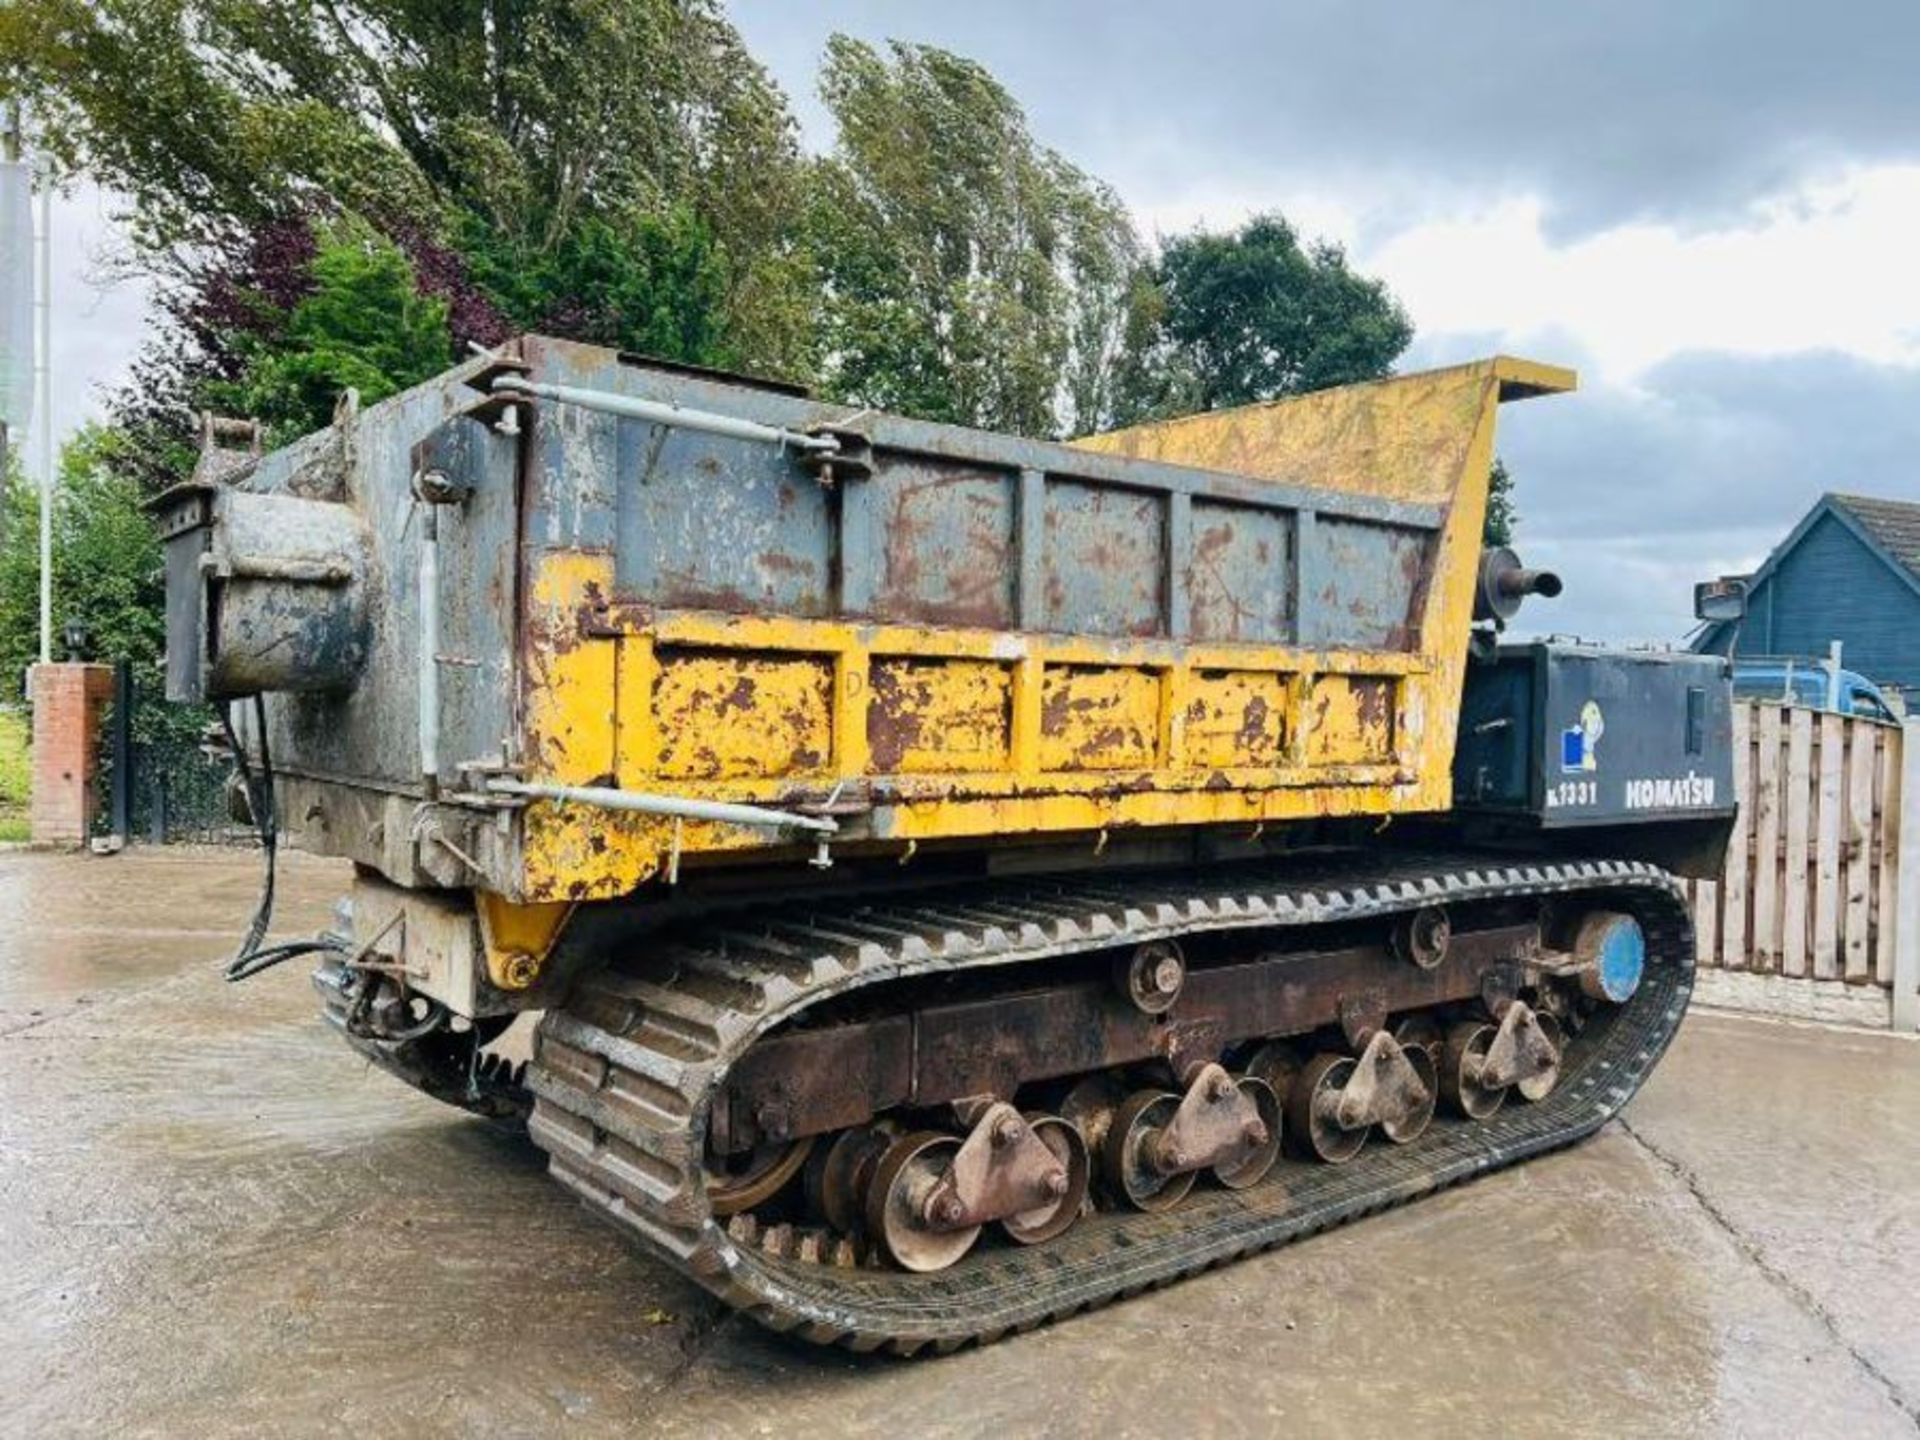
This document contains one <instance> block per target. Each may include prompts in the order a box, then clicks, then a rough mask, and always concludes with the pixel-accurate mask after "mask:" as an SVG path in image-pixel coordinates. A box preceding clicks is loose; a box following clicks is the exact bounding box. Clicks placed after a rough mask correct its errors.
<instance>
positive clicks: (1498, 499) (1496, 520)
mask: <svg viewBox="0 0 1920 1440" xmlns="http://www.w3.org/2000/svg"><path fill="white" fill-rule="evenodd" d="M1519 523H1520V512H1519V511H1518V510H1515V509H1514V508H1513V477H1512V476H1511V475H1509V474H1508V473H1507V463H1506V461H1504V460H1502V459H1501V458H1500V457H1499V456H1497V455H1496V456H1495V457H1494V460H1493V471H1492V473H1491V474H1490V475H1489V476H1488V477H1487V519H1486V524H1485V525H1484V526H1483V527H1482V529H1481V539H1482V541H1483V542H1484V543H1485V544H1488V545H1511V544H1513V529H1514V526H1516V525H1518V524H1519Z"/></svg>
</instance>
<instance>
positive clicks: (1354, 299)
mask: <svg viewBox="0 0 1920 1440" xmlns="http://www.w3.org/2000/svg"><path fill="white" fill-rule="evenodd" d="M1155 280H1156V282H1157V285H1158V289H1159V291H1160V298H1159V310H1160V324H1159V331H1158V334H1157V335H1156V336H1154V337H1153V338H1152V339H1151V340H1150V341H1149V342H1148V348H1147V350H1146V352H1145V354H1144V355H1143V356H1142V357H1141V358H1140V359H1139V360H1137V361H1136V362H1134V364H1133V365H1132V367H1131V369H1130V370H1129V373H1128V375H1127V377H1126V386H1125V391H1124V393H1123V395H1122V397H1121V401H1120V408H1121V410H1122V411H1123V413H1125V414H1126V415H1128V416H1129V417H1130V418H1151V417H1155V416H1162V415H1169V414H1185V413H1190V412H1193V411H1197V410H1213V409H1218V408H1220V407H1222V406H1229V405H1245V404H1248V403H1250V402H1253V401H1257V400H1268V399H1272V398H1273V397H1275V396H1278V395H1297V394H1301V393H1304V392H1306V391H1309V390H1320V389H1324V388H1326V387H1328V386H1330V385H1347V384H1351V383H1353V382H1355V381H1360V380H1376V379H1379V378H1380V377H1381V376H1383V375H1387V374H1389V373H1391V371H1392V368H1393V362H1394V361H1395V360H1397V359H1398V358H1399V356H1400V353H1401V352H1402V351H1403V350H1405V349H1406V348H1407V345H1408V343H1409V342H1410V341H1411V340H1412V339H1413V325H1412V322H1411V321H1409V320H1408V319H1407V315H1406V312H1405V311H1404V310H1402V309H1401V308H1400V305H1399V303H1398V302H1397V301H1396V300H1394V298H1393V296H1392V295H1391V294H1390V293H1389V292H1388V291H1387V288H1386V286H1385V285H1384V284H1382V283H1381V282H1380V281H1378V280H1372V279H1368V278H1367V277H1365V276H1362V275H1357V274H1355V273H1354V272H1353V271H1352V270H1351V269H1350V268H1349V267H1348V265H1347V259H1346V254H1345V252H1344V251H1342V250H1341V248H1340V247H1339V246H1337V245H1333V244H1330V243H1327V242H1324V241H1321V242H1315V243H1312V244H1308V245H1302V244H1301V242H1300V238H1299V236H1298V234H1297V233H1296V232H1295V231H1294V228H1293V226H1292V225H1291V224H1289V223H1288V222H1287V221H1286V220H1285V219H1284V218H1283V217H1282V216H1280V215H1277V214H1268V215H1260V216H1256V217H1255V218H1254V219H1252V220H1249V221H1248V222H1247V223H1246V224H1245V225H1243V226H1241V227H1240V228H1239V229H1238V230H1236V231H1234V232H1232V233H1230V234H1212V233H1209V232H1207V231H1204V230H1196V231H1194V232H1193V233H1192V234H1189V235H1183V236H1179V237H1177V238H1175V239H1173V240H1170V241H1168V242H1167V244H1166V246H1165V247H1164V249H1163V250H1162V252H1161V255H1160V259H1159V262H1158V264H1157V265H1156V266H1155Z"/></svg>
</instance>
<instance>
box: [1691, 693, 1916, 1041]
mask: <svg viewBox="0 0 1920 1440" xmlns="http://www.w3.org/2000/svg"><path fill="white" fill-rule="evenodd" d="M1733 738H1734V750H1733V754H1734V767H1733V774H1734V791H1735V794H1736V796H1737V797H1738V800H1739V806H1740V815H1739V819H1738V821H1737V822H1736V824H1735V828H1734V834H1733V839H1732V842H1731V844H1730V845H1729V846H1728V850H1727V863H1726V868H1725V870H1724V871H1723V872H1722V874H1721V877H1720V879H1719V880H1717V881H1710V880H1702V881H1695V882H1693V887H1692V888H1693V900H1694V921H1695V925H1696V927H1697V929H1698V934H1699V950H1700V963H1701V965H1702V966H1707V967H1712V968H1715V969H1720V970H1726V971H1747V972H1754V973H1758V974H1762V975H1778V976H1782V977H1786V978H1788V979H1805V980H1808V981H1814V982H1820V981H1831V982H1840V983H1844V984H1847V985H1853V986H1861V987H1866V986H1877V987H1880V989H1881V991H1882V992H1891V994H1890V999H1891V1006H1890V1015H1891V1018H1892V1022H1893V1024H1894V1025H1895V1027H1896V1028H1899V1029H1912V1028H1914V1026H1915V1023H1916V1020H1917V1019H1920V723H1916V724H1911V725H1909V726H1907V727H1906V729H1905V730H1904V731H1903V730H1902V729H1900V728H1897V727H1895V726H1891V725H1883V724H1875V723H1874V722H1872V721H1870V720H1856V719H1849V718H1846V717H1843V716H1839V715H1828V714H1822V713H1819V712H1816V711H1812V710H1808V709H1805V708H1803V707H1799V706H1785V705H1779V704H1774V703H1761V702H1738V703H1736V704H1735V705H1734V710H1733Z"/></svg>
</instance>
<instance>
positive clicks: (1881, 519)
mask: <svg viewBox="0 0 1920 1440" xmlns="http://www.w3.org/2000/svg"><path fill="white" fill-rule="evenodd" d="M1826 498H1827V499H1828V500H1830V501H1832V502H1833V504H1834V506H1835V507H1836V508H1837V509H1841V510H1844V511H1846V512H1847V514H1848V515H1850V516H1851V517H1852V518H1853V520H1854V521H1855V522H1856V523H1857V524H1858V526H1859V528H1860V529H1862V530H1864V531H1865V532H1866V537H1865V538H1867V539H1869V540H1871V541H1872V542H1873V543H1874V545H1875V546H1876V547H1877V548H1878V549H1880V550H1881V551H1883V552H1884V553H1885V555H1886V557H1887V559H1889V560H1891V561H1893V563H1894V564H1896V565H1898V566H1899V567H1900V568H1901V569H1902V570H1905V571H1906V572H1907V574H1908V576H1909V577H1911V578H1912V579H1913V580H1915V581H1916V582H1920V501H1913V500H1882V499H1880V498H1878V497H1877V496H1872V495H1829V496H1827V497H1826Z"/></svg>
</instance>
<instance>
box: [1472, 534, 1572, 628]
mask: <svg viewBox="0 0 1920 1440" xmlns="http://www.w3.org/2000/svg"><path fill="white" fill-rule="evenodd" d="M1563 588H1564V587H1563V586H1562V584H1561V582H1560V577H1559V576H1558V575H1557V574H1555V573H1554V572H1553V571H1551V570H1532V569H1529V568H1528V567H1527V566H1525V565H1522V564H1521V563H1520V557H1519V556H1518V555H1516V554H1514V553H1513V551H1511V550H1509V549H1508V548H1507V547H1506V546H1504V545H1497V546H1495V547H1494V548H1493V549H1491V550H1488V551H1486V552H1485V553H1484V554H1482V555H1481V557H1480V588H1479V591H1478V593H1477V594H1476V595H1475V596H1474V601H1473V618H1474V619H1476V620H1491V621H1493V622H1495V623H1496V624H1499V625H1504V624H1506V622H1507V621H1509V620H1511V619H1512V618H1513V617H1514V616H1515V615H1518V614H1519V613H1520V606H1521V603H1522V602H1523V601H1525V600H1526V598H1527V597H1528V596H1529V595H1541V596H1544V597H1545V598H1547V599H1549V600H1551V599H1553V598H1554V597H1555V596H1556V595H1558V594H1559V593H1560V592H1561V590H1562V589H1563Z"/></svg>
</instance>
